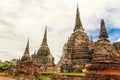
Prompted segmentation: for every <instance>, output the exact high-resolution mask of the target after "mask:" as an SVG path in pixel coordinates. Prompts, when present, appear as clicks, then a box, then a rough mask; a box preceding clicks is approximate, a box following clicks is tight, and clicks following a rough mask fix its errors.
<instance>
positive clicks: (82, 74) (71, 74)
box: [40, 72, 86, 77]
mask: <svg viewBox="0 0 120 80" xmlns="http://www.w3.org/2000/svg"><path fill="white" fill-rule="evenodd" d="M40 74H43V75H63V76H76V77H79V76H81V77H83V76H85V75H86V74H85V73H73V72H71V73H52V72H41V73H40Z"/></svg>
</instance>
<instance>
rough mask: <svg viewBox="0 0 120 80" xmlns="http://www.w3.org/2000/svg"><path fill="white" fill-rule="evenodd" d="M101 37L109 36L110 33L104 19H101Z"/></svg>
mask: <svg viewBox="0 0 120 80" xmlns="http://www.w3.org/2000/svg"><path fill="white" fill-rule="evenodd" d="M99 38H108V33H107V31H106V27H105V23H104V19H101V26H100V35H99Z"/></svg>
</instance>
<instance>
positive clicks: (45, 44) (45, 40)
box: [41, 27, 47, 46]
mask: <svg viewBox="0 0 120 80" xmlns="http://www.w3.org/2000/svg"><path fill="white" fill-rule="evenodd" d="M41 46H47V27H45V32H44V37H43V41H42V44H41Z"/></svg>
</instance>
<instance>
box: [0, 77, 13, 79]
mask: <svg viewBox="0 0 120 80" xmlns="http://www.w3.org/2000/svg"><path fill="white" fill-rule="evenodd" d="M0 80H15V79H12V78H8V77H0Z"/></svg>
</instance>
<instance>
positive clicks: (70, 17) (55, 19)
mask: <svg viewBox="0 0 120 80" xmlns="http://www.w3.org/2000/svg"><path fill="white" fill-rule="evenodd" d="M77 3H78V4H79V8H80V15H81V19H82V23H83V25H84V28H85V30H86V32H87V33H90V34H88V35H93V36H94V34H95V33H94V32H97V30H98V29H99V26H100V19H101V18H104V19H105V22H106V23H107V21H110V24H112V25H113V26H107V27H111V28H113V27H114V28H120V26H119V25H120V23H119V21H120V0H114V1H113V0H72V1H69V0H0V33H1V34H0V45H1V46H0V49H1V53H0V57H2V58H1V59H6V57H4V56H6V55H5V54H6V53H4V52H5V51H7V52H8V54H9V52H10V55H11V57H13V58H15V57H21V55H22V54H23V52H24V48H25V46H26V41H27V39H28V37H29V38H30V50H31V54H32V53H33V52H34V50H37V49H38V48H39V47H40V44H41V42H42V38H43V33H44V28H45V26H48V44H49V47H50V49H51V53H52V54H53V56H54V57H55V60H56V61H55V62H57V61H58V60H59V56H61V55H62V47H63V45H64V43H65V42H66V41H67V38H68V36H70V34H71V33H72V30H73V28H74V23H75V14H76V4H77ZM95 36H97V35H95ZM119 37H120V36H119ZM3 46H4V47H3ZM11 57H10V56H8V57H7V58H11Z"/></svg>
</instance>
